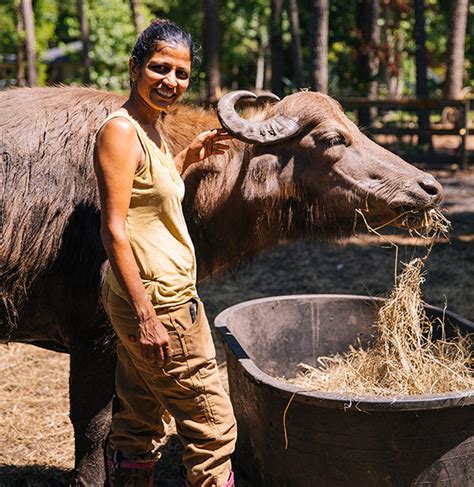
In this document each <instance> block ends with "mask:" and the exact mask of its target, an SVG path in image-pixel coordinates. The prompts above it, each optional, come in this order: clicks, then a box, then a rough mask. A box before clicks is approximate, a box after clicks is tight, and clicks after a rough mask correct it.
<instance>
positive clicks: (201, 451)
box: [94, 20, 236, 487]
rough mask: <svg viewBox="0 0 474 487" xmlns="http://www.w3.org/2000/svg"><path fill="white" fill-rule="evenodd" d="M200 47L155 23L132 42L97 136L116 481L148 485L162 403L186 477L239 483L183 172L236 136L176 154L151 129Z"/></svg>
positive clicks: (213, 133)
mask: <svg viewBox="0 0 474 487" xmlns="http://www.w3.org/2000/svg"><path fill="white" fill-rule="evenodd" d="M193 56H194V47H193V42H192V39H191V37H190V35H189V34H188V33H187V32H185V31H183V30H182V29H181V28H180V27H178V26H177V25H176V24H174V23H173V22H171V21H168V20H155V21H153V22H152V23H151V24H150V26H149V27H148V28H147V29H146V30H145V31H144V32H143V33H142V34H141V35H140V37H139V39H138V41H137V43H136V45H135V47H134V49H133V51H132V56H131V58H130V63H129V70H130V81H131V92H130V96H129V98H128V100H127V101H126V102H125V103H124V105H123V106H122V107H121V108H120V109H119V110H118V111H117V112H114V113H113V114H111V115H110V116H109V117H108V118H107V119H106V120H105V122H104V123H103V125H102V127H101V128H100V129H99V132H98V134H97V138H96V147H95V163H94V165H95V171H96V176H97V181H98V186H99V193H100V202H101V237H102V241H103V243H104V246H105V250H106V252H107V256H108V258H109V262H110V269H109V271H108V274H107V277H106V284H105V286H104V292H103V302H104V307H105V308H106V311H107V313H108V315H109V317H110V320H111V322H112V325H113V327H114V329H115V331H116V333H117V335H118V338H119V341H118V345H117V357H118V363H117V371H116V390H117V396H118V398H119V399H120V410H119V411H118V412H117V413H116V414H115V415H114V417H113V419H112V426H111V432H110V436H109V440H108V446H107V457H108V459H109V477H110V482H111V484H112V485H127V486H128V485H138V486H140V487H141V486H145V485H147V486H148V485H150V486H151V485H152V483H153V468H154V465H155V462H156V460H157V459H158V457H159V454H158V452H157V447H158V446H159V444H160V440H161V439H162V438H163V436H164V417H165V416H164V415H165V412H166V411H169V412H170V413H171V415H173V416H174V418H175V420H176V428H177V432H178V435H179V436H180V439H181V440H182V442H183V444H184V446H185V453H184V456H183V463H184V465H185V467H186V485H188V486H203V487H210V486H216V487H221V486H227V487H230V486H232V485H234V483H233V474H232V471H231V464H230V455H231V453H232V452H233V449H234V444H235V437H236V426H235V419H234V415H233V411H232V406H231V403H230V401H229V398H228V396H227V394H226V393H225V391H224V389H223V387H222V384H221V382H220V379H219V375H218V370H217V365H216V360H215V349H214V345H213V343H212V338H211V334H210V329H209V325H208V322H207V319H206V316H205V313H204V309H203V306H202V303H201V302H200V300H199V298H198V295H197V292H196V264H195V256H194V249H193V245H192V242H191V239H190V237H189V234H188V230H187V228H186V224H185V220H184V217H183V212H182V208H181V201H182V199H183V196H184V183H183V181H182V179H181V177H180V174H182V173H183V172H184V171H185V170H186V168H187V167H188V166H189V165H190V164H192V163H195V162H198V161H200V160H203V159H205V158H206V157H209V156H210V155H215V154H223V153H224V152H225V151H226V150H227V149H228V146H227V145H225V144H223V143H222V141H223V140H225V139H229V138H230V136H229V135H228V134H227V133H226V132H225V131H224V130H222V129H213V130H209V131H207V132H203V133H201V134H200V135H199V136H198V137H197V138H196V139H195V140H194V141H193V142H192V143H191V144H190V145H189V146H188V147H187V148H186V149H184V150H183V151H182V152H180V153H179V154H177V155H176V156H174V158H173V156H172V155H171V154H170V152H169V150H168V148H167V145H166V142H165V141H164V140H163V138H162V137H161V134H160V133H159V132H158V131H157V129H156V121H157V119H158V117H159V116H160V115H161V114H162V112H163V111H165V110H167V109H168V108H170V107H171V106H172V105H174V103H175V102H176V100H178V99H179V98H180V96H181V95H182V94H183V93H184V92H185V90H186V88H187V87H188V84H189V77H190V72H191V65H192V62H193Z"/></svg>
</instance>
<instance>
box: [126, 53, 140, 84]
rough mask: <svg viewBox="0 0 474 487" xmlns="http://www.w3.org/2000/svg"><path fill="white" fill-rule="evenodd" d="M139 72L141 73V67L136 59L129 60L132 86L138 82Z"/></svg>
mask: <svg viewBox="0 0 474 487" xmlns="http://www.w3.org/2000/svg"><path fill="white" fill-rule="evenodd" d="M138 71H139V67H138V65H137V62H136V61H135V58H134V57H133V56H132V57H130V59H129V60H128V74H129V76H130V81H131V83H132V84H133V83H135V81H137V78H138Z"/></svg>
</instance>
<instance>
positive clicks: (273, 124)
mask: <svg viewBox="0 0 474 487" xmlns="http://www.w3.org/2000/svg"><path fill="white" fill-rule="evenodd" d="M263 96H264V97H265V101H278V100H279V98H278V97H277V96H276V95H273V94H271V95H270V94H267V93H266V94H265V95H263ZM257 99H258V97H257V95H255V93H252V92H251V91H243V90H239V91H232V92H230V93H228V94H227V95H224V96H223V97H222V98H221V99H220V100H219V103H218V104H217V116H218V117H219V121H220V122H221V124H222V126H223V127H224V128H225V129H226V130H227V131H228V132H229V133H230V134H232V135H233V136H234V137H236V138H237V139H239V140H243V141H244V142H249V143H251V144H261V145H267V144H274V143H275V142H282V141H284V140H287V139H290V138H291V137H294V136H295V135H296V134H297V133H298V132H299V131H300V129H301V125H300V124H299V123H298V122H297V120H295V119H293V118H289V117H286V116H285V115H275V116H273V117H271V118H269V119H268V120H261V121H260V120H259V121H250V120H246V119H245V118H241V117H240V116H239V115H238V114H237V112H236V111H235V105H236V104H237V103H238V102H239V101H242V100H257Z"/></svg>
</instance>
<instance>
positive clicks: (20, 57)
mask: <svg viewBox="0 0 474 487" xmlns="http://www.w3.org/2000/svg"><path fill="white" fill-rule="evenodd" d="M16 30H17V38H18V41H17V48H16V85H17V86H19V87H23V86H25V74H26V72H25V43H24V41H23V35H24V32H25V24H24V22H23V15H21V13H20V12H18V14H17V18H16Z"/></svg>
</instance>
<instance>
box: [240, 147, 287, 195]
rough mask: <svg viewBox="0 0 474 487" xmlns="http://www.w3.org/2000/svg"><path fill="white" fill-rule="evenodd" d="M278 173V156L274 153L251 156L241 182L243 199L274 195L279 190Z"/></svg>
mask: <svg viewBox="0 0 474 487" xmlns="http://www.w3.org/2000/svg"><path fill="white" fill-rule="evenodd" d="M278 173H279V164H278V157H277V156H275V155H274V154H263V155H260V156H255V157H252V159H250V163H249V165H248V168H247V172H246V174H245V177H244V181H243V183H242V194H243V196H244V199H246V200H248V201H252V200H255V199H263V198H269V197H272V196H276V195H277V194H278V190H279V184H278Z"/></svg>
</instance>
